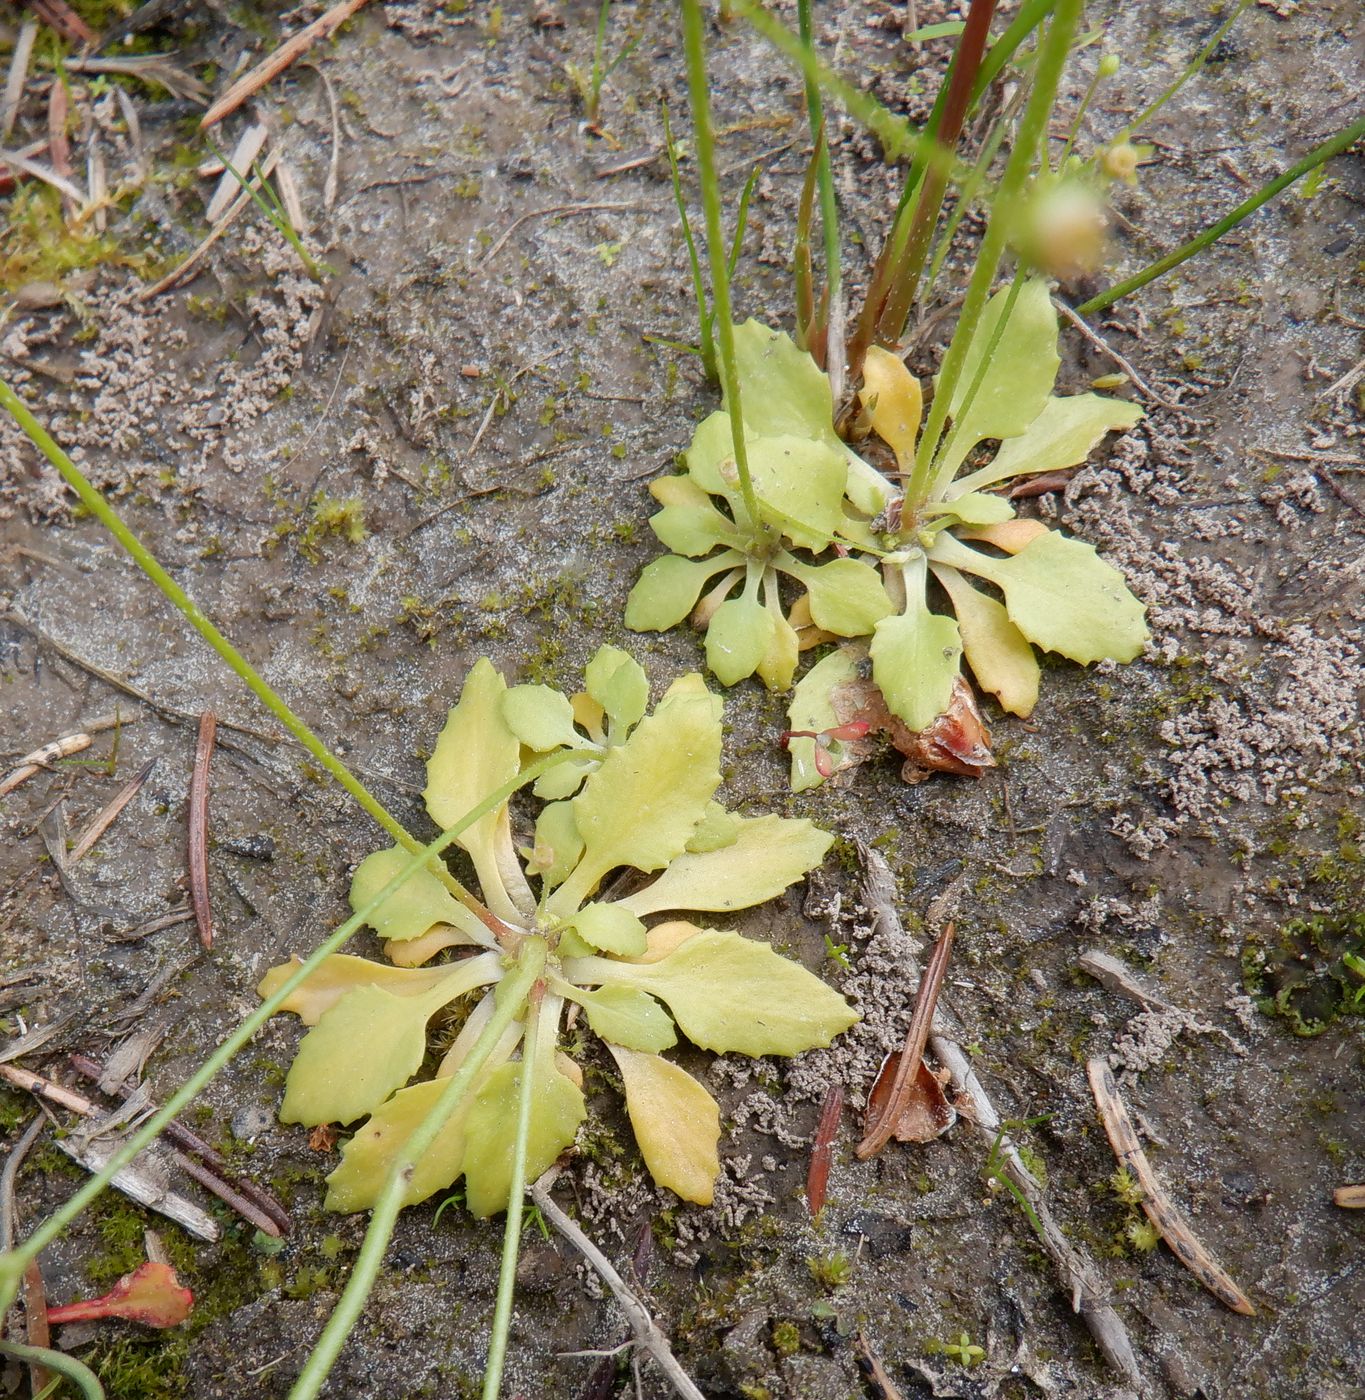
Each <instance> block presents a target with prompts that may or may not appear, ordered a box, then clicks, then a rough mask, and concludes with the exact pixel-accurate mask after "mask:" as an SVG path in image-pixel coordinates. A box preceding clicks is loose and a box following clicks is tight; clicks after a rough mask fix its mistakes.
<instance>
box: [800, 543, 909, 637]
mask: <svg viewBox="0 0 1365 1400" xmlns="http://www.w3.org/2000/svg"><path fill="white" fill-rule="evenodd" d="M778 567H779V568H781V569H782V570H783V571H784V572H785V573H789V574H791V575H792V577H793V578H797V579H800V581H801V582H802V583H803V584H804V585H805V586H806V590H807V592H808V595H809V599H810V603H809V606H810V616H811V621H812V622H814V623H815V625H816V626H817V627H820V628H823V629H824V630H825V631H826V632H833V633H834V634H835V635H836V636H840V637H862V636H866V635H867V633H869V632H871V631H872V629H873V628H874V627H875V626H876V625H877V623H879V622H880V621H881V620H882V618H884V617H888V616H890V614H891V613H893V612H894V611H895V609H894V608H893V607H892V606H891V599H890V598H888V597H887V596H886V589H885V588H884V587H883V586H882V581H881V579H880V578H879V577H878V575H877V571H876V570H875V569H872V568H869V567H868V566H867V565H866V564H863V563H860V562H859V561H858V560H856V559H833V560H831V561H830V562H829V563H828V564H818V565H817V564H802V563H800V562H799V561H797V560H795V559H791V558H790V556H787V557H786V558H783V559H781V560H779V561H778Z"/></svg>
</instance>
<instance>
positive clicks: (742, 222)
mask: <svg viewBox="0 0 1365 1400" xmlns="http://www.w3.org/2000/svg"><path fill="white" fill-rule="evenodd" d="M762 170H763V167H762V166H761V165H755V166H754V168H753V169H752V170H751V171H750V172H749V178H748V179H747V180H746V181H745V182H744V189H743V190H742V191H741V193H740V196H739V209H738V210H737V211H736V212H735V236H734V237H733V238H732V239H731V240H730V260H729V262H728V263H727V264H726V267H725V271H726V275H727V276H729V277H733V276H734V275H735V268H737V267H738V266H739V255H740V253H742V252H743V251H744V233H745V230H746V229H747V228H748V227H749V201H750V200H751V199H753V197H754V186H755V185H756V184H758V177H759V175H760V174H761V172H762Z"/></svg>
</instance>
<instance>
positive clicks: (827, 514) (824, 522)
mask: <svg viewBox="0 0 1365 1400" xmlns="http://www.w3.org/2000/svg"><path fill="white" fill-rule="evenodd" d="M748 447H749V471H750V473H751V475H752V476H753V482H754V491H755V492H756V493H757V495H758V499H759V510H760V512H761V513H762V514H763V516H764V518H765V519H766V520H767V521H768V522H769V523H770V524H772V525H774V526H776V527H777V528H778V529H779V530H781V531H782V533H783V534H784V535H785V536H786V537H787V538H788V539H789V540H790V541H791V542H792V543H793V544H794V545H796V546H797V547H798V548H800V549H824V548H825V546H826V545H828V544H829V542H830V540H831V538H833V535H834V532H835V531H836V530H837V529H838V528H839V526H840V524H841V523H842V521H843V518H844V517H843V505H842V503H843V498H844V486H845V484H846V482H847V480H848V468H847V466H846V464H845V458H844V454H843V452H842V451H840V450H839V449H838V448H835V447H832V446H828V445H826V444H825V443H822V442H813V441H811V439H809V438H804V437H790V436H785V437H764V438H754V439H752V440H751V441H750V442H749V444H748ZM729 491H730V495H731V498H732V499H733V500H734V501H735V502H736V503H738V502H740V501H741V500H742V498H741V497H740V495H739V487H738V484H737V483H736V485H734V486H731V487H729ZM737 508H739V507H738V504H737Z"/></svg>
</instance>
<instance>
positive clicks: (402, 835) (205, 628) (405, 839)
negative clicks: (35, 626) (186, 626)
mask: <svg viewBox="0 0 1365 1400" xmlns="http://www.w3.org/2000/svg"><path fill="white" fill-rule="evenodd" d="M0 407H2V408H4V409H6V410H7V411H8V412H9V413H10V415H11V416H12V417H13V418H14V420H15V422H16V423H18V424H19V426H20V428H22V429H23V431H24V433H25V434H26V436H27V437H28V439H29V441H30V442H32V443H33V445H34V446H35V447H36V448H37V449H38V450H39V451H40V452H41V453H42V454H43V456H44V457H46V458H47V460H48V461H49V462H50V463H51V464H52V465H53V466H54V467H55V468H56V469H57V471H58V472H59V473H60V475H61V477H62V479H63V480H64V481H65V482H66V483H67V485H68V486H70V487H71V489H72V490H73V491H74V492H75V493H76V495H77V497H78V498H79V500H80V502H81V504H82V505H83V506H84V507H85V508H86V509H87V510H88V511H89V512H90V513H91V515H93V516H94V517H95V519H96V520H98V521H99V522H100V524H101V525H103V526H104V528H105V529H106V530H108V531H109V533H110V534H111V535H113V537H114V538H115V539H116V540H117V541H118V542H119V544H121V545H122V546H123V548H124V549H125V550H126V551H127V552H128V554H129V555H130V556H131V557H132V559H133V562H134V563H135V564H136V565H137V566H138V568H140V569H141V570H142V572H143V573H144V574H146V575H147V577H148V578H149V579H151V581H152V582H153V583H154V584H156V586H157V587H158V588H159V589H160V590H161V592H162V593H163V594H164V595H165V596H166V598H168V599H169V600H170V601H171V602H172V603H174V604H175V606H176V607H177V608H179V609H180V611H181V612H182V613H183V614H184V616H185V617H186V619H187V620H188V621H189V623H190V625H191V626H192V627H193V628H194V629H195V631H196V632H198V633H199V635H200V636H201V637H203V639H204V640H205V641H206V642H207V643H208V644H209V646H211V647H212V648H213V650H214V651H215V652H217V653H218V655H219V656H220V657H221V658H222V659H223V660H224V661H225V662H226V663H227V664H228V666H229V667H230V668H231V669H232V671H233V672H235V673H236V675H237V676H238V677H239V678H240V679H241V680H242V681H244V682H245V684H246V686H247V688H248V689H249V690H250V691H251V693H252V694H253V695H255V696H256V698H257V699H258V700H259V701H260V702H261V704H263V705H264V706H265V707H266V709H267V710H269V711H270V713H271V714H272V715H274V716H275V718H276V719H278V720H279V722H280V723H281V724H282V725H283V726H284V727H285V729H286V730H288V731H289V733H290V734H292V735H293V736H294V738H295V739H297V740H298V742H299V743H300V744H302V745H303V747H304V748H305V749H306V750H307V751H308V752H309V753H310V754H311V755H312V756H313V757H314V758H315V759H317V761H318V762H319V763H320V764H321V765H322V766H323V767H324V768H325V769H326V770H327V771H328V772H329V773H330V774H331V775H332V776H333V777H334V778H335V779H336V780H337V782H338V783H340V784H341V786H342V787H343V788H345V789H346V791H347V792H348V793H350V795H351V796H352V797H353V798H355V800H356V801H357V802H358V803H359V804H360V806H361V807H362V808H363V809H364V810H365V811H366V812H367V813H368V814H369V815H370V816H371V817H372V818H374V820H375V821H376V822H377V823H378V824H379V825H380V826H381V827H382V828H383V829H384V830H385V831H386V832H387V833H388V834H389V835H390V836H392V837H393V839H394V840H395V841H396V842H397V843H398V844H399V845H400V846H402V847H403V848H404V849H405V850H408V851H416V850H420V849H421V842H420V841H418V840H417V838H416V837H415V836H412V835H411V834H410V833H409V832H408V830H407V829H406V828H405V827H404V826H403V824H402V823H401V822H400V821H399V820H398V819H397V818H396V817H395V816H393V815H392V813H390V812H389V810H388V809H387V808H386V807H385V806H384V804H383V803H382V802H380V800H379V799H378V798H377V797H376V796H375V795H374V794H373V793H372V792H371V791H370V790H369V788H367V787H366V786H365V785H364V783H362V782H361V781H360V779H359V778H357V777H356V776H355V775H354V774H353V773H352V772H351V771H350V769H349V768H347V767H346V765H345V764H344V763H342V761H341V760H340V759H339V758H337V757H336V755H335V754H333V753H332V751H331V749H329V748H328V747H327V745H326V744H324V743H323V742H322V740H321V739H320V738H318V736H317V735H316V734H314V733H313V731H312V730H311V729H310V728H309V727H308V726H307V725H306V724H305V723H304V722H303V720H301V719H300V718H299V717H298V715H296V714H295V713H294V711H293V710H292V709H290V707H289V706H288V705H287V704H286V703H285V701H284V700H283V699H282V698H281V697H280V695H279V694H277V693H276V691H275V690H273V689H272V688H271V687H270V685H269V684H268V683H267V682H266V681H265V679H264V677H262V676H261V675H260V674H259V673H258V672H257V670H256V668H255V667H254V666H252V664H251V663H250V662H249V661H248V660H247V659H246V657H244V656H243V655H242V654H241V652H240V651H238V650H237V648H236V647H235V646H233V644H232V643H231V642H230V641H229V640H228V639H227V637H226V636H224V635H223V633H222V632H221V631H219V629H218V628H217V627H216V626H215V625H214V623H213V621H212V620H211V619H210V618H209V616H208V614H207V613H205V612H204V611H203V609H202V608H200V606H199V605H198V604H197V603H196V602H195V601H194V599H193V598H191V597H190V596H189V594H188V593H186V592H185V590H184V589H183V588H181V587H180V585H179V584H178V583H176V581H175V580H174V579H173V578H172V577H171V576H170V574H168V573H167V572H166V570H165V569H164V568H163V567H162V566H161V563H160V562H159V561H158V560H157V558H156V556H155V555H154V554H152V552H151V551H150V550H149V549H148V548H147V547H146V545H144V544H143V543H142V541H141V540H140V539H138V537H137V536H136V535H135V534H134V533H133V532H132V531H131V530H130V529H129V528H128V526H127V525H125V524H124V523H123V520H122V518H121V517H120V516H119V514H118V512H117V511H115V510H114V508H113V507H112V506H111V505H110V504H109V503H108V502H107V501H106V500H105V499H104V497H103V496H102V495H101V494H100V493H99V492H98V491H96V490H95V488H94V486H93V485H91V483H90V481H89V479H88V478H87V477H86V476H85V474H84V473H83V472H82V471H81V469H80V468H79V467H78V466H77V465H76V464H75V463H74V462H73V461H72V460H71V458H70V457H69V456H68V455H67V453H66V452H65V451H64V450H63V449H62V447H61V446H60V445H59V444H58V443H57V442H56V441H55V440H54V439H53V438H52V436H51V435H50V434H49V433H48V432H47V430H46V429H45V428H44V427H43V426H42V424H41V423H39V422H38V420H37V419H36V418H35V417H34V416H33V414H32V413H31V412H30V411H29V408H28V406H27V404H25V403H24V401H23V400H22V399H21V398H20V397H19V396H18V394H16V393H15V392H14V390H13V389H11V388H10V386H9V384H8V383H6V382H5V380H3V379H0ZM435 873H436V874H437V875H438V876H439V877H440V878H441V880H442V882H443V883H444V884H445V885H446V887H447V888H448V889H449V890H450V891H451V893H452V894H454V895H455V897H456V898H457V899H459V900H460V902H461V903H462V904H464V905H465V906H466V907H467V908H469V909H471V910H473V911H474V912H475V913H476V914H480V916H483V915H486V914H487V912H488V911H487V910H486V909H484V907H483V905H482V903H481V902H480V901H479V900H477V899H476V898H475V897H474V896H473V895H472V894H471V893H470V892H469V891H468V890H467V889H465V887H464V886H463V885H462V884H461V883H460V882H459V881H458V880H456V879H455V877H454V876H453V875H452V874H451V873H450V872H449V870H447V869H446V868H445V866H444V865H442V866H441V868H440V869H439V870H437V871H436V872H435Z"/></svg>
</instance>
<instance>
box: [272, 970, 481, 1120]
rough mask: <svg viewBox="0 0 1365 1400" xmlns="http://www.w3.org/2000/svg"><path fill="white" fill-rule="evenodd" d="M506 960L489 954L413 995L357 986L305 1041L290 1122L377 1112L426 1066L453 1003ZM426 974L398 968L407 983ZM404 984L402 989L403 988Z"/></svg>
mask: <svg viewBox="0 0 1365 1400" xmlns="http://www.w3.org/2000/svg"><path fill="white" fill-rule="evenodd" d="M500 963H501V960H500V958H499V956H498V954H496V953H483V954H481V955H480V956H479V957H476V958H470V959H468V960H467V961H466V962H464V963H460V964H458V965H457V966H456V967H454V968H453V969H452V968H450V967H443V968H441V969H439V970H440V971H441V972H444V973H445V976H444V977H443V978H441V979H440V980H439V981H436V982H435V983H434V985H433V986H431V987H430V988H429V989H427V990H425V991H422V992H415V993H414V994H412V995H409V996H402V995H398V994H396V993H395V992H394V991H391V990H388V989H386V988H384V987H380V986H376V985H373V984H371V985H368V986H362V987H355V988H353V989H352V990H351V991H348V992H346V993H345V994H344V995H343V996H342V997H341V998H340V999H339V1000H338V1001H337V1002H336V1004H335V1005H333V1006H332V1007H330V1008H329V1009H328V1010H326V1011H324V1012H323V1014H322V1016H321V1017H320V1018H319V1020H318V1023H317V1025H315V1026H314V1027H313V1029H312V1030H311V1031H309V1032H308V1034H307V1035H306V1036H304V1038H303V1041H302V1043H301V1044H300V1046H299V1049H298V1053H297V1054H296V1055H295V1056H294V1063H293V1064H292V1065H291V1066H290V1069H289V1078H288V1080H287V1081H286V1088H285V1095H284V1105H283V1107H282V1108H281V1109H280V1119H281V1121H282V1122H285V1123H305V1124H307V1125H309V1126H310V1127H311V1126H314V1125H316V1124H318V1123H351V1122H354V1121H355V1119H357V1118H362V1117H364V1115H365V1114H367V1113H372V1112H373V1111H374V1110H375V1109H376V1108H378V1106H379V1105H380V1104H381V1103H383V1101H384V1100H385V1099H386V1098H388V1096H389V1095H390V1094H391V1093H393V1091H394V1090H395V1089H397V1088H399V1087H400V1086H401V1085H403V1084H405V1083H406V1082H407V1081H408V1080H409V1079H411V1078H412V1076H413V1075H414V1074H416V1073H417V1070H418V1068H419V1067H420V1066H421V1063H422V1058H423V1056H424V1054H425V1053H426V1025H427V1021H428V1020H429V1019H430V1018H431V1016H432V1015H433V1014H434V1013H435V1012H436V1011H438V1010H439V1009H440V1008H441V1007H442V1006H444V1005H445V1004H446V1003H447V1002H449V1001H453V1000H454V999H455V998H456V997H459V996H463V995H464V993H466V992H468V991H472V990H473V989H474V988H475V987H478V986H482V985H483V984H485V983H488V982H493V981H495V980H496V979H497V977H498V975H499V969H500ZM428 976H429V974H428V973H427V972H424V971H423V972H411V971H400V972H399V977H400V979H403V981H404V982H406V983H407V984H408V985H411V984H413V983H414V982H415V980H416V979H417V978H425V977H428ZM402 984H403V983H402V982H400V983H398V984H396V985H402Z"/></svg>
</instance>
